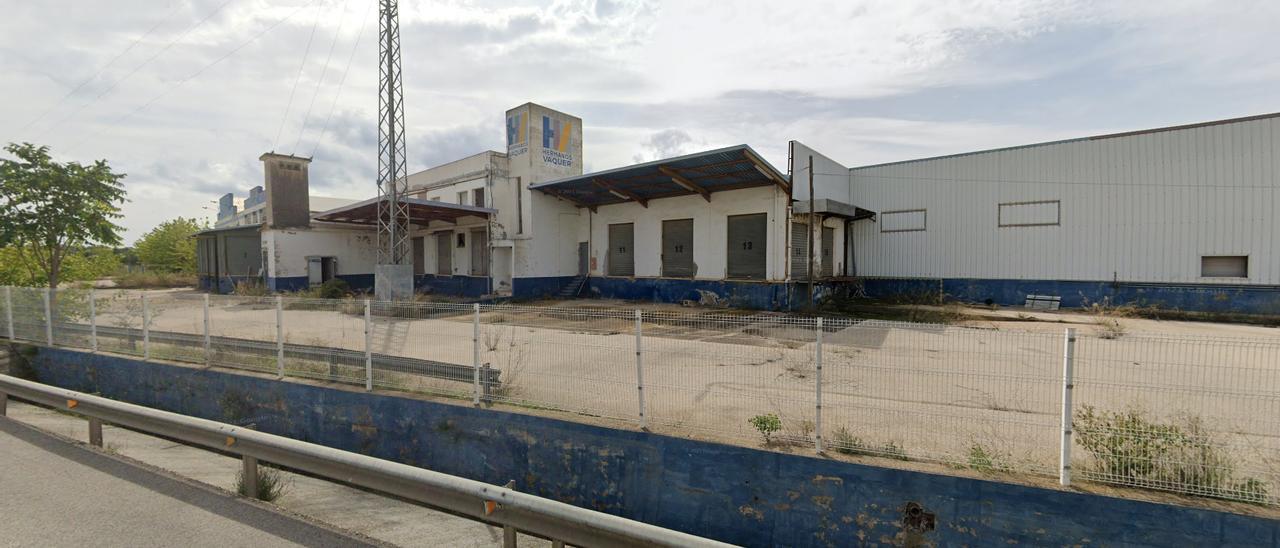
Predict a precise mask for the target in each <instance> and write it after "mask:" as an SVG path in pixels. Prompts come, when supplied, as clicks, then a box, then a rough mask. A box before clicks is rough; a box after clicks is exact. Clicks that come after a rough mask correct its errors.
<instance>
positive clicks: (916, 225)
mask: <svg viewBox="0 0 1280 548" xmlns="http://www.w3.org/2000/svg"><path fill="white" fill-rule="evenodd" d="M926 226H928V212H927V211H926V210H923V209H902V210H898V211H885V212H883V213H881V214H880V232H923V231H924V230H925V227H926Z"/></svg>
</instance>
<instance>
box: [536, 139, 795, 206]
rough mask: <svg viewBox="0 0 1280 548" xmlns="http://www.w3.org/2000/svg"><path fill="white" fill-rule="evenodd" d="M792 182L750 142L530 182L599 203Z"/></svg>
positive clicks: (580, 202)
mask: <svg viewBox="0 0 1280 548" xmlns="http://www.w3.org/2000/svg"><path fill="white" fill-rule="evenodd" d="M790 185H791V183H790V181H789V180H788V179H787V178H786V177H785V176H783V175H782V174H781V173H779V172H778V170H776V169H774V168H773V166H771V165H769V163H768V162H766V161H764V159H762V158H761V157H760V155H758V154H756V152H755V151H754V150H751V147H749V146H747V145H737V146H732V147H728V148H722V149H717V150H709V151H706V152H699V153H696V154H689V155H686V156H680V157H677V158H667V159H665V160H658V161H655V162H647V163H643V164H636V165H633V166H627V167H622V168H617V169H610V170H607V171H598V172H595V173H588V174H586V175H578V176H574V177H569V178H565V179H559V180H555V181H549V182H546V183H538V184H535V185H529V188H530V189H531V190H538V191H541V192H543V193H545V194H548V195H551V196H555V197H556V198H559V199H561V200H565V201H567V202H569V203H571V204H574V205H576V206H578V207H585V208H589V209H591V210H592V211H594V210H595V209H596V208H597V207H599V206H604V205H611V204H621V203H625V202H635V203H638V204H640V205H641V206H643V207H649V200H656V199H659V198H671V197H675V196H691V195H700V196H702V198H703V199H704V200H706V201H708V202H710V201H711V195H712V194H713V193H715V192H721V191H725V190H737V189H741V188H753V187H766V186H778V187H781V188H782V189H783V190H789V189H790Z"/></svg>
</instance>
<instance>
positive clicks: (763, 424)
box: [748, 413, 782, 445]
mask: <svg viewBox="0 0 1280 548" xmlns="http://www.w3.org/2000/svg"><path fill="white" fill-rule="evenodd" d="M748 422H750V423H751V426H754V427H756V430H759V431H760V435H761V436H763V437H764V443H765V445H768V444H769V443H770V442H771V441H773V434H774V432H777V431H778V430H781V429H782V419H780V418H778V416H777V415H775V414H773V413H769V414H767V415H756V416H754V417H751V419H749V421H748Z"/></svg>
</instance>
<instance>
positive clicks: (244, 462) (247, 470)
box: [240, 455, 258, 499]
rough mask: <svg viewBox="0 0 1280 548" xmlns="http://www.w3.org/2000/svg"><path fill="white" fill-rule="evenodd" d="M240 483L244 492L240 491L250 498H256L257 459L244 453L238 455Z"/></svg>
mask: <svg viewBox="0 0 1280 548" xmlns="http://www.w3.org/2000/svg"><path fill="white" fill-rule="evenodd" d="M240 477H241V478H242V480H241V482H240V484H241V485H242V486H243V489H244V492H243V493H240V494H241V495H244V496H246V497H249V498H251V499H256V498H258V459H257V458H256V457H250V456H249V455H244V456H242V457H240Z"/></svg>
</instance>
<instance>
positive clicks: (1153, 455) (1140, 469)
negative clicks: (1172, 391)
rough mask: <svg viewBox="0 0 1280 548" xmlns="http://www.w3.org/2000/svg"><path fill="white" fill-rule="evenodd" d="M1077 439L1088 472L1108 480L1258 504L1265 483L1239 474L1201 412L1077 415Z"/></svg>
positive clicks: (1132, 411) (1082, 412)
mask: <svg viewBox="0 0 1280 548" xmlns="http://www.w3.org/2000/svg"><path fill="white" fill-rule="evenodd" d="M1075 431H1076V433H1077V437H1076V440H1077V443H1079V444H1080V446H1081V447H1084V448H1085V450H1086V451H1088V452H1089V453H1090V454H1091V455H1092V456H1093V463H1092V465H1091V470H1090V471H1091V472H1092V473H1093V474H1095V475H1097V476H1099V477H1100V478H1101V479H1105V480H1108V481H1113V482H1118V483H1123V484H1126V485H1133V486H1137V487H1147V488H1156V489H1165V490H1174V491H1182V492H1188V493H1193V494H1199V495H1204V496H1209V497H1214V498H1221V499H1228V500H1237V501H1243V502H1253V503H1262V502H1266V501H1267V493H1268V491H1267V485H1266V484H1265V483H1264V482H1262V481H1261V480H1258V479H1256V478H1237V477H1236V474H1235V463H1234V462H1233V460H1232V459H1231V457H1230V456H1229V455H1227V454H1225V453H1224V452H1223V446H1222V445H1221V444H1220V443H1218V442H1217V440H1215V439H1214V438H1213V435H1212V433H1211V432H1209V430H1208V428H1207V427H1206V426H1205V425H1204V422H1203V421H1202V420H1201V419H1200V418H1199V417H1186V418H1183V419H1182V420H1181V421H1180V422H1177V423H1174V422H1157V421H1155V420H1153V419H1151V418H1149V417H1147V416H1146V414H1145V413H1144V412H1142V411H1140V410H1137V409H1133V408H1130V409H1126V410H1124V411H1105V410H1097V409H1095V408H1094V407H1092V406H1084V407H1083V408H1082V409H1080V410H1079V411H1077V412H1076V414H1075Z"/></svg>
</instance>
